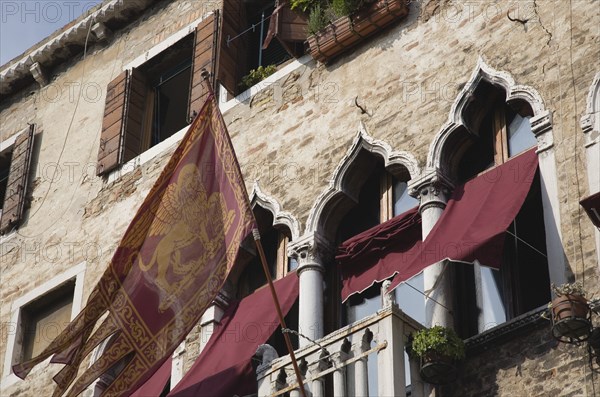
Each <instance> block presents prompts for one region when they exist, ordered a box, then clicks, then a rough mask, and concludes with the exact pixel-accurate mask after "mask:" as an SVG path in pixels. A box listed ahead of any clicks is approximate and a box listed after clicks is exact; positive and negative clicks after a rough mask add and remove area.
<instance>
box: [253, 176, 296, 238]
mask: <svg viewBox="0 0 600 397" xmlns="http://www.w3.org/2000/svg"><path fill="white" fill-rule="evenodd" d="M250 205H251V206H252V208H254V207H255V206H256V205H258V206H260V207H262V208H263V209H265V210H267V211H269V212H270V213H271V214H272V215H273V226H274V227H275V228H277V227H285V228H287V229H288V230H289V232H290V234H291V236H290V237H291V239H290V240H291V241H294V240H296V239H298V237H299V236H300V224H299V223H298V220H297V219H296V217H294V216H293V215H292V214H291V213H289V212H287V211H282V210H281V206H280V205H279V202H278V201H277V200H276V199H275V198H274V197H272V196H269V195H267V194H265V193H264V192H263V191H262V189H261V188H260V186H259V184H258V181H255V182H254V184H253V185H252V192H251V193H250Z"/></svg>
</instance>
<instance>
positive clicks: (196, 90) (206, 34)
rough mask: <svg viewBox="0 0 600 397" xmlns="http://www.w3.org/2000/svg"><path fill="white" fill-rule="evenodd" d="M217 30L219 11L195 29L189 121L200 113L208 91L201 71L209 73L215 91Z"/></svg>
mask: <svg viewBox="0 0 600 397" xmlns="http://www.w3.org/2000/svg"><path fill="white" fill-rule="evenodd" d="M218 28H219V11H215V12H214V14H213V15H211V16H209V17H208V18H205V19H204V20H203V21H202V22H200V24H199V25H198V26H197V27H196V34H195V38H194V59H193V61H192V78H191V81H190V100H189V102H188V103H189V107H188V119H190V121H191V119H192V118H193V117H194V116H195V114H197V113H198V112H199V111H200V107H201V106H202V104H203V103H204V100H205V99H206V95H208V91H207V89H206V86H205V84H204V82H203V78H202V76H201V73H202V69H206V70H207V71H208V72H209V73H210V76H211V77H210V79H211V84H212V86H213V90H215V89H216V87H215V85H214V82H215V79H214V75H215V63H216V59H217V38H218Z"/></svg>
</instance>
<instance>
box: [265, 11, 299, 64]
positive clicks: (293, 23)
mask: <svg viewBox="0 0 600 397" xmlns="http://www.w3.org/2000/svg"><path fill="white" fill-rule="evenodd" d="M275 10H278V11H276V12H274V14H273V16H272V17H271V18H273V19H274V20H271V22H270V25H269V30H271V28H273V29H274V32H273V36H274V37H276V38H277V40H278V41H279V42H280V43H281V45H282V46H283V48H285V50H286V51H287V52H288V54H290V55H291V56H292V57H295V58H296V57H298V56H300V55H301V54H300V53H299V52H298V51H297V50H296V43H303V42H304V41H306V37H307V36H308V33H307V28H308V18H307V16H306V15H305V14H299V13H296V12H294V11H292V9H291V8H290V4H289V2H288V1H287V0H278V1H277V2H276V4H275ZM269 33H271V32H269Z"/></svg>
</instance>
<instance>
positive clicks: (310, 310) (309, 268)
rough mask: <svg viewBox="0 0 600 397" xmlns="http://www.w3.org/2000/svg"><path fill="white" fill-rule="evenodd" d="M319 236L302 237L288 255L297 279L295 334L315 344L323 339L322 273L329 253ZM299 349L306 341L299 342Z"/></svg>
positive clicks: (327, 247)
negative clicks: (298, 290)
mask: <svg viewBox="0 0 600 397" xmlns="http://www.w3.org/2000/svg"><path fill="white" fill-rule="evenodd" d="M329 247H330V245H329V244H328V243H327V242H326V241H325V240H324V239H323V238H321V237H320V236H319V235H317V234H311V235H308V236H304V237H302V238H300V239H298V240H297V241H295V242H293V243H292V244H290V248H289V255H290V256H291V257H293V258H294V259H295V260H296V261H297V262H298V270H297V273H298V277H299V278H300V297H299V318H298V325H299V332H300V333H301V334H302V335H305V336H306V337H308V338H310V339H312V340H317V339H320V338H322V337H323V293H324V292H323V273H324V272H325V268H324V265H323V263H324V258H326V257H327V256H328V255H329V253H330V252H333V251H332V250H331V249H330V248H329ZM299 339H300V340H299V343H300V347H301V348H302V347H304V346H309V345H310V344H311V343H310V341H308V340H306V339H305V338H299Z"/></svg>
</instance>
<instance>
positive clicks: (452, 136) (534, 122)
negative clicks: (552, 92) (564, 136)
mask: <svg viewBox="0 0 600 397" xmlns="http://www.w3.org/2000/svg"><path fill="white" fill-rule="evenodd" d="M482 82H487V83H488V84H491V85H493V86H496V87H499V88H501V89H502V90H504V92H505V93H506V103H508V104H512V103H516V102H519V101H521V102H525V103H526V104H528V105H529V107H530V108H531V113H532V118H531V127H532V130H533V133H534V134H535V135H536V137H537V139H538V148H540V149H542V148H546V147H548V146H551V145H552V139H551V136H550V137H548V136H543V135H542V133H544V132H547V131H548V130H549V129H550V125H549V124H550V113H549V112H548V111H547V110H546V108H545V106H544V102H543V100H542V97H541V96H540V94H539V93H538V92H537V91H536V90H535V89H534V88H532V87H529V86H525V85H519V84H516V83H515V81H514V79H513V77H512V76H511V75H510V74H509V73H507V72H504V71H499V70H496V69H494V68H492V67H491V66H489V65H488V64H486V63H485V61H484V60H483V58H482V57H479V59H478V61H477V66H476V67H475V70H474V71H473V73H472V74H471V77H470V78H469V80H468V81H467V83H466V84H465V86H464V87H463V89H462V90H461V92H460V93H459V94H458V96H457V97H456V100H455V101H454V103H453V104H452V107H451V108H450V113H449V115H448V121H446V123H445V124H444V125H443V126H442V128H441V129H440V131H439V132H438V133H437V134H436V136H435V137H434V139H433V142H432V143H431V146H430V147H429V153H428V155H427V168H428V169H442V170H443V169H447V168H448V166H449V164H448V161H447V160H446V159H445V157H444V156H445V154H446V153H445V152H448V151H456V150H459V148H460V146H461V145H462V143H463V142H464V141H465V140H466V139H467V136H468V135H467V134H469V133H472V131H469V126H468V123H467V122H466V121H465V119H464V115H465V111H466V109H467V107H468V106H469V105H470V104H471V103H472V102H473V100H474V94H475V90H476V89H477V88H478V87H479V85H480V84H481V83H482Z"/></svg>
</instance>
